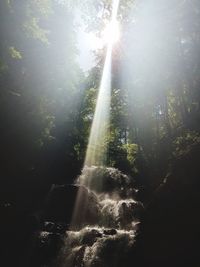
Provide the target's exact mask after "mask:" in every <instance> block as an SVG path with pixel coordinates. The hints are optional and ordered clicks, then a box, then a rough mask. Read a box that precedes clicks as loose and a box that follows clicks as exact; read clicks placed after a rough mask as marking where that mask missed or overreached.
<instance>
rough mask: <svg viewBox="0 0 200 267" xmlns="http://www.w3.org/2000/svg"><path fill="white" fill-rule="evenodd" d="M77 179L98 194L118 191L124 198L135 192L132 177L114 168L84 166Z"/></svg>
mask: <svg viewBox="0 0 200 267" xmlns="http://www.w3.org/2000/svg"><path fill="white" fill-rule="evenodd" d="M78 181H79V182H80V184H83V185H85V186H86V187H88V188H90V189H91V190H93V191H94V192H96V193H98V194H100V193H110V194H113V193H115V194H116V193H118V194H119V195H120V196H121V197H122V198H126V197H128V196H129V197H134V196H135V194H136V192H137V190H135V189H133V188H134V180H133V178H131V177H130V176H127V175H126V174H123V173H122V172H121V171H119V170H118V169H115V168H108V167H96V166H92V167H85V168H84V169H83V172H82V174H81V175H80V176H79V178H78Z"/></svg>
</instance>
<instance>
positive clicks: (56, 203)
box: [44, 185, 89, 225]
mask: <svg viewBox="0 0 200 267" xmlns="http://www.w3.org/2000/svg"><path fill="white" fill-rule="evenodd" d="M78 194H79V195H81V197H82V200H81V201H82V203H84V204H85V206H86V207H88V200H89V195H88V190H87V189H86V188H85V187H84V186H76V185H62V186H54V187H53V188H52V189H51V191H50V192H49V195H48V198H47V201H46V205H45V209H44V219H45V221H52V222H63V223H65V224H68V225H69V224H70V223H71V220H72V215H73V212H74V208H75V204H76V199H77V197H78ZM80 217H81V216H80Z"/></svg>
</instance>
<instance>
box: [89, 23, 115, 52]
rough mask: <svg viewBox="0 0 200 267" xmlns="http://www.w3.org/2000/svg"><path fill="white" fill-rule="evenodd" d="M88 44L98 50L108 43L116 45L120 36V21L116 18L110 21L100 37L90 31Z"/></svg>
mask: <svg viewBox="0 0 200 267" xmlns="http://www.w3.org/2000/svg"><path fill="white" fill-rule="evenodd" d="M87 38H88V44H89V46H90V49H92V50H97V49H102V48H103V47H104V46H107V45H112V46H113V45H114V44H115V43H117V42H118V41H119V38H120V27H119V22H118V21H117V20H116V19H115V20H112V21H111V22H110V23H108V24H107V25H106V27H105V29H104V30H103V31H102V32H101V34H100V37H97V36H96V35H95V34H94V33H92V32H91V33H89V34H88V36H87Z"/></svg>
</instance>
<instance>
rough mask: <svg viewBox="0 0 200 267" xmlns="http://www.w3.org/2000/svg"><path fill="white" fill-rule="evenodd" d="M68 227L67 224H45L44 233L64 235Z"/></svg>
mask: <svg viewBox="0 0 200 267" xmlns="http://www.w3.org/2000/svg"><path fill="white" fill-rule="evenodd" d="M67 228H68V226H67V224H65V223H53V222H44V225H43V229H42V230H43V231H46V232H52V233H60V234H64V233H65V232H66V230H67Z"/></svg>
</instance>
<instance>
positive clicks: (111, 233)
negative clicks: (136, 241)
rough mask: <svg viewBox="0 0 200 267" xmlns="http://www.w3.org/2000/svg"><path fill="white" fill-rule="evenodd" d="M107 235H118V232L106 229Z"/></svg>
mask: <svg viewBox="0 0 200 267" xmlns="http://www.w3.org/2000/svg"><path fill="white" fill-rule="evenodd" d="M103 233H104V234H105V235H116V234H117V231H116V230H115V229H106V230H104V231H103Z"/></svg>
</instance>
